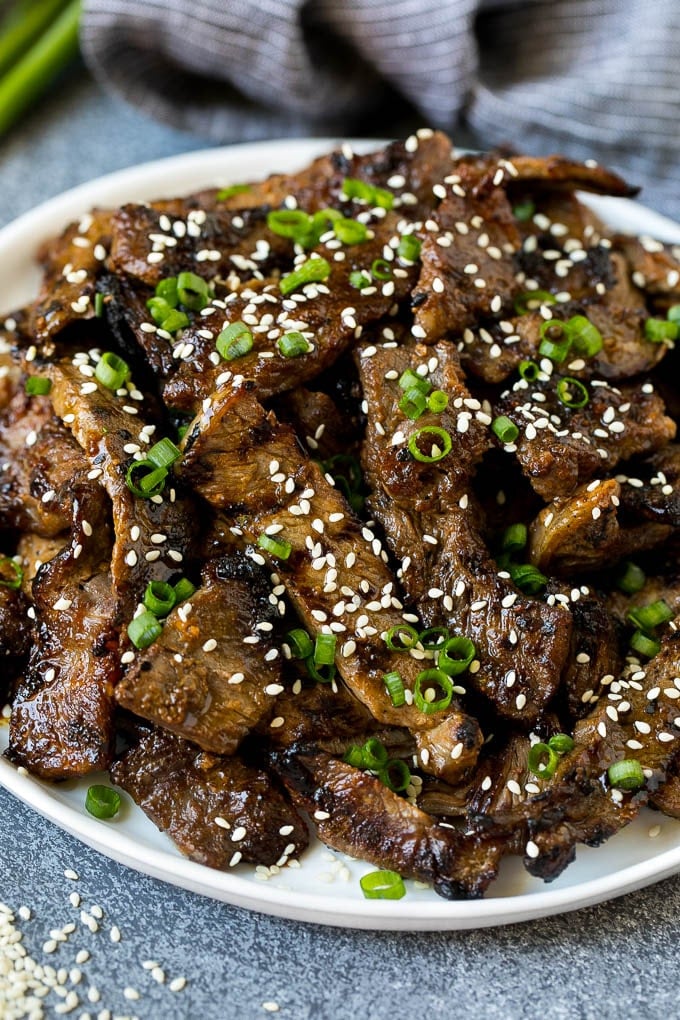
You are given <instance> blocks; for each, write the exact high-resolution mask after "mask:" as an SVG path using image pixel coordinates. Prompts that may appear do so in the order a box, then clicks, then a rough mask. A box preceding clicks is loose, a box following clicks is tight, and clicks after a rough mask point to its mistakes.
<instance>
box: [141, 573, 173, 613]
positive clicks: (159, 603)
mask: <svg viewBox="0 0 680 1020" xmlns="http://www.w3.org/2000/svg"><path fill="white" fill-rule="evenodd" d="M176 600H177V596H176V594H175V589H174V588H173V586H172V585H171V584H167V583H166V582H165V581H149V583H148V584H147V586H146V591H145V592H144V598H143V599H142V601H143V603H144V605H145V606H146V608H147V609H148V610H149V612H150V613H153V615H154V616H167V615H168V613H169V612H170V610H171V609H172V607H173V606H174V605H175V602H176Z"/></svg>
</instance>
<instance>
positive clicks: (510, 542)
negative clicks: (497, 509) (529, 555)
mask: <svg viewBox="0 0 680 1020" xmlns="http://www.w3.org/2000/svg"><path fill="white" fill-rule="evenodd" d="M528 536H529V531H528V529H527V526H526V524H521V523H519V524H511V525H510V527H508V528H506V529H505V531H504V532H503V539H502V541H501V548H502V549H503V550H504V552H509V553H512V552H518V551H519V550H520V549H524V547H525V546H526V544H527V539H528Z"/></svg>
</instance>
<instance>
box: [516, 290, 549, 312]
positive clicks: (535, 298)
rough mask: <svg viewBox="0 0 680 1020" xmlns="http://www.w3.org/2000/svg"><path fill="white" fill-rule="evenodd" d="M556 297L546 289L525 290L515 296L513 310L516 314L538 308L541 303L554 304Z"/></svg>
mask: <svg viewBox="0 0 680 1020" xmlns="http://www.w3.org/2000/svg"><path fill="white" fill-rule="evenodd" d="M556 301H557V298H556V297H555V295H554V294H551V293H550V291H548V290H525V291H524V293H522V294H518V295H517V297H516V298H515V302H514V304H515V311H516V312H517V314H518V315H526V313H527V312H530V311H533V310H534V309H536V308H540V307H541V305H554V304H555V302H556Z"/></svg>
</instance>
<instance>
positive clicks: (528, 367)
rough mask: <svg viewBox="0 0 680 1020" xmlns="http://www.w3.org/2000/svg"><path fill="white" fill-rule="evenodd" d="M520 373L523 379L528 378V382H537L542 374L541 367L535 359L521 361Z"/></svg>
mask: <svg viewBox="0 0 680 1020" xmlns="http://www.w3.org/2000/svg"><path fill="white" fill-rule="evenodd" d="M519 374H520V375H521V377H522V379H526V381H527V382H536V380H537V379H538V377H539V375H540V374H541V369H540V368H539V366H538V365H537V364H536V362H535V361H520V363H519Z"/></svg>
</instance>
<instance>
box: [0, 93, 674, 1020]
mask: <svg viewBox="0 0 680 1020" xmlns="http://www.w3.org/2000/svg"><path fill="white" fill-rule="evenodd" d="M375 130H376V133H379V129H375ZM112 139H115V144H111V140H112ZM234 140H235V141H236V140H241V139H234ZM204 144H205V142H204V141H203V140H201V139H194V138H191V137H190V136H188V135H183V134H180V133H179V132H177V131H175V130H173V128H172V127H169V126H161V125H158V124H153V123H150V122H148V121H146V120H144V119H142V118H141V117H139V116H138V115H137V114H135V113H132V112H130V111H129V110H128V109H126V108H124V107H122V106H120V105H119V104H117V103H116V102H114V101H113V100H110V99H108V98H106V97H104V96H103V95H102V94H101V93H100V92H99V91H98V89H97V88H96V86H94V85H93V84H92V83H90V82H88V81H85V80H84V78H83V79H81V78H78V77H76V78H75V79H73V80H67V81H65V82H63V83H62V85H61V86H60V88H59V89H58V90H57V91H56V93H55V95H54V96H53V97H52V98H51V100H50V101H49V102H48V103H46V104H45V105H44V106H43V107H42V108H41V109H40V110H38V111H37V112H36V113H34V114H32V115H31V116H30V117H29V118H27V120H26V121H25V123H24V124H23V125H21V126H20V128H19V129H18V131H17V132H15V133H14V134H13V135H12V136H10V137H8V138H7V139H6V140H5V141H4V142H3V158H2V161H1V162H0V225H4V224H6V223H8V222H10V220H12V219H13V218H14V217H15V216H16V215H17V214H18V213H19V212H21V211H23V210H25V209H29V208H31V207H32V206H33V205H35V204H36V203H37V202H39V201H42V200H44V199H45V198H47V197H49V195H50V194H54V193H56V192H58V191H61V190H63V189H65V188H67V187H70V186H72V185H74V184H77V183H79V182H80V181H81V180H83V179H86V178H90V177H95V176H97V175H98V174H100V173H105V172H108V171H110V170H114V169H117V168H118V167H119V166H121V165H124V164H134V163H137V162H141V161H144V160H147V159H153V158H157V157H161V156H166V155H172V154H174V153H176V152H180V151H186V150H189V149H192V148H196V147H201V146H203V145H204ZM391 186H393V187H397V186H398V182H393V183H392V184H391ZM454 229H455V228H454ZM446 240H447V238H445V237H442V238H440V242H441V241H446ZM483 241H484V238H483V236H482V235H480V236H478V237H476V238H475V243H476V245H478V246H480V247H482V248H483V247H484V245H483ZM440 247H442V249H444V248H445V247H446V245H445V244H443V245H441V244H440ZM492 247H493V245H492ZM486 251H487V254H489V253H488V243H487V246H486ZM574 254H575V253H572V258H573V255H574ZM489 257H490V258H491V261H494V258H493V254H490V256H489ZM484 258H485V260H486V255H485V256H484ZM480 261H481V260H480ZM480 261H477V262H471V263H470V268H471V266H472V265H479V264H480ZM574 261H577V260H574ZM466 265H467V263H466ZM74 272H77V270H74ZM470 275H471V276H472V272H471V273H470ZM477 279H480V278H479V277H477ZM73 282H74V283H76V280H75V279H74V281H73ZM432 289H433V291H434V292H435V293H439V284H438V283H437V281H436V280H434V281H433V286H432ZM478 289H479V291H480V293H483V288H481V287H480V288H478ZM487 289H488V288H487ZM486 299H487V300H488V301H489V303H490V305H491V302H492V301H493V295H492V294H491V293H489V294H487V297H486ZM491 307H492V310H493V311H494V312H495V311H496V308H495V307H493V306H492V305H491ZM506 335H507V336H511V335H512V334H506ZM502 343H503V341H502V340H501V344H502ZM488 346H489V352H488V353H489V358H490V360H491V361H498V360H501V359H499V358H495V357H493V356H492V354H491V349H492V346H493V344H489V345H488ZM507 346H508V345H505V347H507ZM510 346H511V345H510ZM505 347H504V349H505ZM574 371H575V372H578V370H577V369H575V370H574ZM82 374H83V375H84V376H85V375H86V373H82ZM535 410H536V409H535V408H534V411H535ZM532 413H533V412H532ZM527 421H528V419H527ZM612 423H613V422H612ZM610 431H611V430H610ZM312 438H314V437H312ZM137 441H138V440H137V436H136V434H135V442H137ZM139 442H140V443H144V442H145V441H144V440H143V439H142V438H141V437H139ZM134 452H135V451H130V453H132V454H134ZM275 473H276V472H274V474H275ZM92 480H95V479H94V478H93V479H92ZM636 481H637V480H636V479H628V480H627V485H628V487H629V488H636V484H635V483H636ZM622 484H623V483H622ZM87 523H88V522H83V533H84V534H85V535H87V529H86V527H85V525H86V524H87ZM331 523H333V522H331ZM310 526H311V522H310ZM313 533H314V532H312V534H313ZM130 537H131V540H132V542H133V543H134V542H136V541H137V539H138V537H139V536H135V535H134V534H131V536H130ZM158 539H159V540H158V546H159V548H162V547H163V542H161V540H160V535H159V536H158ZM423 540H424V541H427V537H426V536H423ZM128 565H129V566H130V567H134V566H135V564H134V563H130V564H128ZM404 569H407V567H405V568H404ZM576 592H577V596H576V597H577V598H582V597H583V595H582V593H579V592H578V589H577V590H576ZM563 597H567V598H569V597H572V596H570V595H565V596H563ZM207 640H208V641H209V638H208V639H207ZM584 654H585V653H584ZM630 679H631V681H632V683H636V682H638V681H639V679H640V678H638V679H636V674H635V673H633V674H632V675H631V678H630ZM506 682H507V683H508V686H510V683H509V680H508V681H506ZM609 690H610V694H609V699H608V700H609V707H613V706H615V705H618V706H619V708H618V711H619V712H621V711H625V709H623V707H622V706H621V702H620V701H615V700H613V698H617V697H618V696H619V695H620V694H621V691H619V690H617V689H615V688H614V685H613V684H612V685H610V688H609ZM586 693H587V692H586ZM605 717H609V716H608V715H607V714H606V713H605ZM638 723H639V724H640V725H644V722H643V720H639V721H638ZM0 812H1V813H2V819H3V820H2V823H1V824H0V900H1V901H2V903H4V904H6V906H7V908H8V910H5V909H4V908H3V907H0V986H2V984H3V982H5V981H6V980H7V971H8V969H9V967H10V966H11V967H12V968H13V971H14V972H15V973H20V972H19V970H18V968H17V967H16V962H17V961H16V959H13V958H14V957H19V956H20V955H21V950H20V949H19V947H23V949H25V950H26V953H27V956H26V957H25V958H24V959H25V961H26V964H28V960H29V959H32V960H35V961H36V963H38V964H40V965H41V966H42V976H41V977H40V978H34V979H35V982H36V985H37V987H38V989H39V990H40V991H42V989H44V988H45V987H48V986H49V987H48V993H47V997H46V999H45V1000H44V1007H43V1008H44V1011H45V1015H46V1016H52V1015H55V1016H60V1015H64V1014H65V1015H67V1016H74V1017H81V1018H83V1020H84V1018H85V1017H91V1018H93V1020H94V1018H97V1017H100V1018H101V1020H105V1018H107V1017H109V1018H111V1020H112V1018H113V1017H114V1016H117V1017H133V1016H137V1017H140V1018H142V1020H147V1018H148V1020H155V1018H156V1017H159V1018H160V1017H169V1018H178V1020H183V1018H187V1020H189V1018H194V1017H204V1018H206V1020H232V1018H233V1020H242V1018H247V1020H250V1018H253V1017H260V1016H265V1015H267V1014H268V1013H272V1014H274V1013H276V1014H278V1015H280V1016H281V1017H282V1018H295V1020H324V1018H328V1020H335V1018H336V1017H340V1016H343V1017H345V1016H351V1015H355V1016H370V1017H371V1018H372V1020H388V1018H392V1017H401V1016H404V1017H406V1016H411V1015H414V1014H415V1015H419V1014H421V1013H422V1014H424V1015H427V1016H428V1017H430V1018H434V1020H438V1018H442V1020H444V1018H448V1017H450V1016H451V1015H452V1007H453V1008H455V1011H456V1012H459V1011H461V1012H467V1013H469V1014H470V1015H472V1016H477V1015H484V1016H485V1017H486V1018H487V1020H508V1018H510V1020H514V1018H517V1020H519V1018H520V1017H521V1018H527V1020H534V1018H536V1020H538V1018H539V1017H540V1018H542V1017H544V1016H547V1015H551V1016H556V1017H572V1016H574V1017H584V1018H586V1017H591V1016H594V1015H597V1016H598V1018H603V1020H606V1018H608V1017H612V1018H617V1020H618V1018H620V1017H621V1016H624V1017H625V1016H636V1015H638V1016H645V1017H646V1018H647V1017H649V1018H655V1017H659V1018H661V1017H664V1018H665V1017H668V1016H673V1015H674V1014H675V1012H676V1011H677V1003H676V987H677V976H676V975H677V952H676V948H675V947H676V944H677V940H678V938H679V937H680V877H675V878H672V879H668V880H666V881H664V882H662V883H659V884H658V885H656V886H653V887H651V888H648V889H645V890H642V891H641V892H638V893H634V894H630V895H627V896H625V897H622V898H620V899H617V900H614V901H611V902H609V903H604V904H601V905H599V906H595V907H591V908H588V909H586V910H582V911H580V912H579V913H578V914H576V915H563V916H557V917H552V918H547V919H543V920H537V921H532V922H530V923H526V924H522V925H520V926H514V927H508V928H500V929H479V930H477V931H470V932H460V933H455V932H454V933H394V932H393V933H371V932H361V931H352V930H344V929H331V928H324V927H320V926H310V925H305V924H301V923H298V922H295V921H288V920H282V919H278V918H272V917H267V916H264V915H258V914H254V913H251V912H249V911H245V910H241V909H238V908H235V907H231V906H228V905H226V904H223V903H219V902H216V901H212V900H210V899H207V898H203V897H200V896H197V895H194V894H192V893H190V892H187V891H184V890H182V889H177V888H175V887H173V886H170V885H167V884H165V883H162V882H159V881H156V880H154V879H152V878H148V877H145V876H141V875H139V874H137V873H136V872H133V871H131V870H129V869H128V868H125V867H123V866H122V865H119V864H117V863H115V862H114V861H111V860H109V859H107V858H105V857H103V856H101V855H99V854H97V853H96V852H94V851H91V850H89V849H88V848H86V847H85V846H84V845H83V844H81V843H80V842H79V841H77V840H76V839H74V838H73V837H71V836H69V835H68V834H66V833H65V832H62V831H61V830H60V829H58V828H57V827H55V826H54V825H52V824H51V823H50V822H48V821H46V820H44V819H42V818H41V817H40V816H39V815H37V814H36V813H35V812H33V811H32V810H30V809H29V808H28V807H26V806H24V805H23V804H21V803H20V802H18V801H17V800H15V799H14V798H13V797H12V796H11V795H10V794H9V793H7V792H6V791H5V790H1V789H0ZM659 817H660V818H661V816H659ZM661 821H662V828H663V819H661ZM216 824H218V825H219V822H218V821H217V819H216ZM658 828H659V826H652V827H651V828H650V831H649V836H650V839H657V838H658V836H659V833H658V832H657V831H656V830H657V829H658ZM239 835H240V833H238V832H234V833H232V836H239ZM235 842H236V843H238V839H236V840H235ZM526 849H527V854H528V855H529V856H532V854H533V853H534V852H537V849H536V848H535V847H530V846H527V848H526ZM11 915H13V917H12V919H11V920H10V916H11ZM18 933H21V935H22V940H21V941H16V940H17V938H18ZM53 947H54V948H53ZM407 961H408V962H407ZM48 968H53V970H49V969H48ZM28 971H29V968H28V965H27V966H25V969H24V974H26V973H28ZM547 977H549V980H547ZM32 980H33V979H32ZM19 983H20V981H19ZM26 983H27V984H28V981H27V982H26ZM56 989H59V991H57V990H56ZM25 994H28V993H25ZM74 996H75V997H77V999H78V1005H75V1000H74ZM69 1010H70V1012H69Z"/></svg>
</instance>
